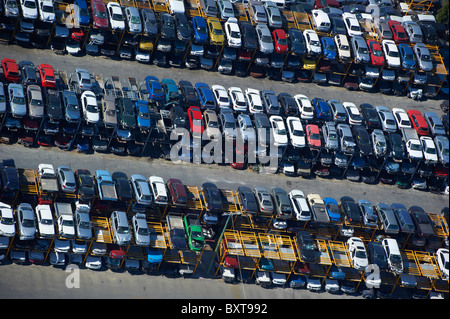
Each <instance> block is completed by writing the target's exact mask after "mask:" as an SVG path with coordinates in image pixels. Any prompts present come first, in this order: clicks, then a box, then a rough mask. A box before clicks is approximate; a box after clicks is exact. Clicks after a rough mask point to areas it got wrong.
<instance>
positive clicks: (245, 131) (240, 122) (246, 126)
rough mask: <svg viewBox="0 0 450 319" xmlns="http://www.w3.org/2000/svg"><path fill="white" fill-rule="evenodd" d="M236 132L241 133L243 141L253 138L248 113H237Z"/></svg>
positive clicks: (253, 131)
mask: <svg viewBox="0 0 450 319" xmlns="http://www.w3.org/2000/svg"><path fill="white" fill-rule="evenodd" d="M236 122H237V127H238V134H240V135H242V139H243V140H244V141H254V140H255V136H256V135H255V129H254V127H253V124H252V120H251V119H250V116H249V115H248V114H239V115H238V116H237V119H236Z"/></svg>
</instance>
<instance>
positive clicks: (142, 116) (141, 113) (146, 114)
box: [139, 112, 150, 120]
mask: <svg viewBox="0 0 450 319" xmlns="http://www.w3.org/2000/svg"><path fill="white" fill-rule="evenodd" d="M139 118H140V119H143V120H148V119H149V118H150V115H149V114H148V113H146V112H140V113H139Z"/></svg>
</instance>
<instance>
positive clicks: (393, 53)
mask: <svg viewBox="0 0 450 319" xmlns="http://www.w3.org/2000/svg"><path fill="white" fill-rule="evenodd" d="M382 46H383V52H384V56H385V58H386V64H387V65H388V66H389V67H391V68H399V67H400V66H401V61H400V53H399V52H398V48H397V45H396V44H395V42H394V41H393V40H383V41H382Z"/></svg>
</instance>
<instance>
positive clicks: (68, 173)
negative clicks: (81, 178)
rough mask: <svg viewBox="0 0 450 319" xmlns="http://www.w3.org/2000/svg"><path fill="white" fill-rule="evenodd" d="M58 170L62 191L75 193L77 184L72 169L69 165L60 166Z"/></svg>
mask: <svg viewBox="0 0 450 319" xmlns="http://www.w3.org/2000/svg"><path fill="white" fill-rule="evenodd" d="M56 172H57V176H58V182H59V186H60V189H61V191H62V192H64V193H75V192H76V190H77V184H76V180H75V175H74V173H73V171H72V169H71V168H70V167H69V166H59V167H58V168H57V169H56Z"/></svg>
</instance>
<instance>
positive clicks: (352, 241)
mask: <svg viewBox="0 0 450 319" xmlns="http://www.w3.org/2000/svg"><path fill="white" fill-rule="evenodd" d="M347 248H348V252H349V255H350V259H351V260H352V264H353V268H355V269H356V270H365V269H366V267H367V266H368V265H369V260H368V259H367V252H366V247H364V242H363V241H362V240H361V239H360V238H359V237H350V238H349V239H348V240H347Z"/></svg>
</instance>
